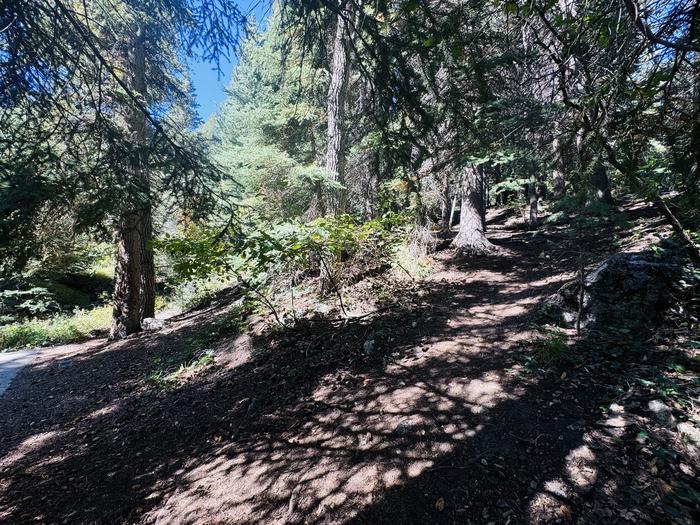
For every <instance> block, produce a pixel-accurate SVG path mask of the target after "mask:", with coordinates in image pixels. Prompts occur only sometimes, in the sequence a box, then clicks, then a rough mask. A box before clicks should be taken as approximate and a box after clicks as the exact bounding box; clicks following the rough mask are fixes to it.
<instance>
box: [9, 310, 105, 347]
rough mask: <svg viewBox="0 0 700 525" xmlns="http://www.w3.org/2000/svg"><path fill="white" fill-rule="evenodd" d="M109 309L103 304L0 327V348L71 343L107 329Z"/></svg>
mask: <svg viewBox="0 0 700 525" xmlns="http://www.w3.org/2000/svg"><path fill="white" fill-rule="evenodd" d="M111 315H112V310H111V307H110V306H102V307H99V308H94V309H92V310H76V311H75V312H74V313H73V315H69V316H66V315H60V316H57V317H54V318H52V319H47V320H29V321H24V322H18V323H12V324H8V325H5V326H2V327H0V350H12V349H18V348H25V347H33V346H46V345H52V344H65V343H74V342H78V341H82V340H85V339H89V338H90V337H92V336H94V335H95V334H96V333H97V332H99V331H101V330H106V329H107V328H109V325H110V323H111Z"/></svg>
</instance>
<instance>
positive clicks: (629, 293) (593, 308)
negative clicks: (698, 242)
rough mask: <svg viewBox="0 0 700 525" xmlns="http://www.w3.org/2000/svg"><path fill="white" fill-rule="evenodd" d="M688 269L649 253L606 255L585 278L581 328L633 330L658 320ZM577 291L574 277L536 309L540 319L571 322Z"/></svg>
mask: <svg viewBox="0 0 700 525" xmlns="http://www.w3.org/2000/svg"><path fill="white" fill-rule="evenodd" d="M689 271H690V267H689V266H687V265H685V264H684V262H683V261H682V260H681V259H678V258H675V257H670V256H667V257H665V258H659V257H658V256H657V255H655V254H653V253H650V252H643V253H618V254H615V255H613V256H611V257H609V258H608V259H606V260H605V261H604V262H603V263H602V264H600V265H599V266H597V267H596V268H595V269H593V270H592V271H591V272H589V273H588V274H587V275H586V276H585V277H584V280H583V301H582V308H581V327H582V328H583V329H586V330H590V329H600V328H602V327H606V326H622V327H625V328H627V329H630V328H631V329H634V328H643V327H648V326H651V325H654V324H657V323H659V322H661V321H662V320H663V317H664V315H665V314H666V312H667V311H668V310H669V309H670V308H671V306H672V305H673V304H674V302H675V299H674V297H673V294H674V293H676V292H679V291H681V290H682V288H683V287H682V284H681V283H682V282H683V279H684V277H685V275H686V274H687V273H688V272H689ZM580 292H581V285H580V281H579V279H574V280H572V281H569V282H568V283H566V284H565V285H564V286H562V287H561V288H560V289H559V291H558V292H556V293H555V294H553V295H550V296H549V297H547V298H546V299H545V300H544V302H543V303H542V304H541V305H540V307H539V309H538V317H539V320H540V322H547V323H553V324H556V325H559V326H564V327H573V326H575V325H576V320H577V317H578V311H579V299H580Z"/></svg>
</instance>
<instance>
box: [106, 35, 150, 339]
mask: <svg viewBox="0 0 700 525" xmlns="http://www.w3.org/2000/svg"><path fill="white" fill-rule="evenodd" d="M123 62H124V65H123V71H124V80H125V82H126V84H127V85H128V86H129V88H130V89H131V90H132V91H133V92H134V93H135V94H138V95H140V96H141V97H142V98H145V97H146V79H145V75H146V73H145V72H146V53H145V42H144V35H143V32H142V29H141V28H140V27H138V28H135V29H134V31H133V35H132V36H131V38H130V40H129V41H128V42H127V43H126V44H125V45H124V49H123ZM123 126H124V131H125V140H128V141H129V142H130V144H131V145H132V146H133V147H134V150H135V153H134V154H133V156H132V158H131V159H130V160H129V166H128V168H127V170H128V173H127V174H126V176H127V177H128V178H129V184H128V186H130V191H129V192H130V195H128V197H129V199H130V201H129V204H128V206H127V208H128V209H127V210H126V211H124V212H123V213H122V216H121V217H119V218H118V219H117V220H116V221H115V242H116V244H117V263H116V267H115V285H114V297H113V301H114V306H113V311H112V327H111V330H110V338H112V339H119V338H122V337H125V336H127V335H129V334H132V333H135V332H138V331H140V330H141V321H142V320H143V319H144V318H145V317H153V316H154V314H155V265H154V262H153V252H152V247H151V246H150V242H151V241H152V238H153V223H152V213H151V202H150V178H149V175H148V172H147V171H146V169H145V168H144V165H143V164H144V160H145V159H144V155H143V152H142V151H141V148H142V146H143V144H144V143H145V136H146V118H145V115H144V114H143V113H142V112H141V111H140V110H139V108H137V107H135V106H133V105H132V104H129V105H128V107H125V108H123Z"/></svg>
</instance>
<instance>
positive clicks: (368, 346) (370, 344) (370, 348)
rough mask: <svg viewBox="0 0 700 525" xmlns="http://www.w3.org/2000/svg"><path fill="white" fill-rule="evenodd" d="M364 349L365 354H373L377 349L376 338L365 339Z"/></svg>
mask: <svg viewBox="0 0 700 525" xmlns="http://www.w3.org/2000/svg"><path fill="white" fill-rule="evenodd" d="M362 350H363V351H364V352H365V355H372V354H373V353H374V350H375V344H374V339H368V340H367V341H365V342H364V344H363V345H362Z"/></svg>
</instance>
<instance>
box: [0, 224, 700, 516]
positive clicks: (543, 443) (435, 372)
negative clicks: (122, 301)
mask: <svg viewBox="0 0 700 525" xmlns="http://www.w3.org/2000/svg"><path fill="white" fill-rule="evenodd" d="M630 213H631V214H633V213H636V212H635V211H634V210H632V211H631V212H630ZM640 213H641V214H643V213H646V212H645V211H644V210H641V212H640ZM503 218H504V217H500V216H495V217H493V218H492V222H493V224H492V226H493V230H492V231H493V234H492V235H491V239H492V241H493V242H494V243H496V244H499V245H500V246H502V247H503V248H504V252H503V253H501V254H499V255H497V256H490V257H476V258H469V259H462V258H454V256H453V254H452V253H451V252H449V251H442V252H440V253H438V255H437V264H438V266H439V269H438V271H437V272H436V273H434V274H433V275H431V276H430V277H429V278H427V279H426V280H424V281H422V282H420V283H418V284H416V285H415V286H410V287H406V288H403V289H399V290H396V291H395V292H394V301H392V302H391V303H390V304H388V305H387V306H386V307H385V308H384V309H382V310H381V311H379V312H378V313H376V314H375V315H369V316H366V317H363V318H359V319H350V320H348V321H347V322H342V321H339V320H333V319H325V318H320V319H316V320H312V321H303V322H301V323H300V324H299V325H298V326H297V328H295V329H294V330H285V331H276V332H272V333H266V334H263V335H260V336H257V337H254V338H253V339H252V340H249V339H247V338H246V337H238V338H231V339H230V340H228V341H226V342H225V343H224V344H223V345H222V346H221V347H220V349H219V353H218V357H217V361H216V364H215V365H214V366H212V367H210V368H209V369H208V372H207V373H205V374H201V375H199V376H196V377H193V378H191V379H190V380H189V381H187V382H185V383H184V384H182V385H180V386H179V387H177V388H172V389H158V388H154V387H153V385H151V384H149V382H148V381H146V380H145V379H144V378H145V376H146V375H148V374H149V373H150V372H151V371H152V370H153V369H154V367H155V366H156V364H157V363H160V362H163V361H164V360H167V359H168V358H169V356H172V355H177V354H178V352H180V351H182V350H183V349H186V348H187V347H188V345H192V344H194V341H196V340H197V337H201V332H202V330H206V327H207V326H208V323H210V321H211V319H212V317H213V316H215V315H217V314H219V313H220V309H212V310H209V311H203V312H199V313H197V314H195V315H192V316H183V317H182V318H180V319H178V320H176V321H175V322H173V323H171V324H170V325H169V327H168V328H167V329H166V330H164V331H162V332H158V333H156V334H147V335H144V336H140V337H134V338H130V339H127V340H125V341H122V342H118V343H111V344H107V343H100V342H93V343H91V346H88V347H87V348H85V349H81V350H80V351H74V352H64V354H62V355H60V356H55V357H54V356H52V355H43V356H42V357H41V359H39V360H38V362H36V363H34V364H33V365H32V366H30V367H28V368H26V369H25V370H23V371H22V372H21V373H20V374H19V375H18V377H17V378H16V379H15V381H14V382H13V384H12V386H11V387H10V389H9V390H8V391H7V392H6V393H5V395H4V396H3V397H2V398H0V453H1V455H2V459H1V460H0V520H1V521H3V522H6V523H30V522H31V523H36V522H45V523H61V522H65V523H93V522H99V523H133V522H138V523H159V524H164V523H178V524H180V523H236V524H244V523H338V522H351V523H368V524H370V523H371V524H375V523H385V522H386V523H388V522H392V523H558V522H562V523H568V522H576V523H627V522H629V523H644V522H649V523H653V522H671V521H675V522H678V523H693V522H694V520H697V519H698V518H699V517H700V515H699V514H698V503H699V501H698V500H697V499H695V498H697V491H698V490H700V486H699V485H698V480H697V466H696V465H695V464H694V462H693V458H692V456H691V455H690V454H691V452H689V451H688V450H687V449H685V448H683V447H682V446H680V445H679V444H678V443H677V442H674V441H673V440H674V439H675V437H674V436H675V434H673V433H671V432H669V431H668V429H665V428H663V427H661V428H659V426H658V425H656V424H655V423H653V422H651V420H650V418H649V414H648V413H647V412H646V411H645V410H646V409H645V404H644V403H645V402H646V398H647V397H648V395H649V392H650V391H653V384H654V381H656V380H658V378H659V372H658V371H659V368H660V367H661V368H663V367H664V366H666V363H667V361H668V359H670V358H673V359H676V360H677V361H678V360H679V359H683V357H682V356H681V355H677V354H676V353H675V350H674V349H673V348H672V347H673V344H671V345H670V346H669V343H668V341H667V340H663V341H662V340H660V339H654V338H652V339H649V340H648V341H646V340H645V341H639V340H635V337H634V334H632V337H626V338H620V339H619V340H611V339H610V338H603V339H601V338H589V339H588V340H586V339H584V340H581V341H578V342H577V348H579V349H580V350H577V352H579V354H580V357H579V361H578V364H577V365H575V366H573V365H572V366H569V367H567V368H566V369H565V370H562V369H557V370H549V371H543V370H537V369H533V367H532V366H530V364H529V363H531V362H530V361H528V359H527V357H528V355H529V354H528V352H529V348H530V346H529V345H528V341H530V340H531V339H532V338H534V337H537V334H536V333H535V332H534V329H533V328H532V327H531V325H530V324H529V322H530V320H531V314H532V311H533V306H534V305H536V304H537V303H538V302H539V301H540V300H541V299H542V298H543V297H544V296H546V295H547V294H549V293H551V292H553V291H555V290H556V289H557V288H558V286H560V285H561V284H562V283H563V282H564V281H565V280H566V279H568V278H571V276H572V275H573V273H571V272H572V271H573V270H575V268H576V260H577V257H578V252H577V250H578V249H579V248H577V247H579V246H580V245H581V244H582V243H581V242H580V239H575V238H573V237H572V235H571V234H570V233H567V231H568V230H565V229H563V228H562V229H559V228H556V227H553V228H549V229H547V230H545V231H539V232H527V231H524V230H521V229H518V228H506V227H504V226H503V225H502V223H501V220H502V219H503ZM632 218H634V217H632ZM654 220H655V219H653V218H652V219H651V222H649V221H647V222H645V223H644V225H640V226H639V228H638V229H637V231H640V232H641V233H638V234H634V235H632V234H630V233H629V232H627V233H625V234H624V235H623V232H622V231H621V230H617V229H615V228H613V227H612V226H610V227H609V228H607V229H606V228H602V229H601V228H595V229H592V230H590V231H587V232H585V235H586V238H585V240H584V241H585V242H584V243H583V244H584V245H585V247H586V250H587V251H588V252H592V253H597V254H598V255H603V254H604V253H606V252H611V251H614V250H615V249H616V247H615V246H614V243H613V240H614V237H615V236H616V235H618V236H620V238H621V240H622V241H623V244H625V243H627V244H631V243H635V242H642V241H643V240H644V238H645V236H646V235H648V234H650V231H651V229H652V228H655V229H654V230H653V231H654V232H658V231H659V230H658V227H656V226H654ZM645 229H648V230H649V231H646V230H645ZM579 235H583V233H580V234H579ZM637 339H638V338H637ZM369 341H373V342H374V343H373V344H367V343H368V342H369ZM662 345H665V346H662ZM589 354H590V355H589ZM686 365H687V366H690V365H688V363H686ZM623 372H624V373H623ZM635 374H636V375H635ZM684 374H685V375H684V376H683V377H676V379H677V382H676V385H677V386H678V388H679V389H682V387H684V385H686V386H687V385H691V386H693V385H696V378H697V375H696V374H694V372H693V371H692V370H691V371H690V372H687V371H686V372H684ZM686 376H688V377H686ZM664 377H667V376H664ZM635 378H639V380H640V381H642V382H641V383H639V385H641V386H639V385H637V383H635V382H634V381H636V379H635ZM643 381H646V383H645V382H643ZM649 383H652V386H650V385H649ZM684 399H685V398H682V397H680V396H679V397H678V403H680V404H679V407H680V408H681V409H685V410H686V411H687V410H692V400H691V401H690V407H691V408H690V409H689V408H688V405H687V404H683V402H684ZM613 403H614V404H613ZM611 406H612V407H613V408H611ZM674 410H676V408H674ZM677 412H678V410H677ZM640 433H641V434H640ZM659 450H661V451H662V452H659ZM663 451H665V452H663Z"/></svg>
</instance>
